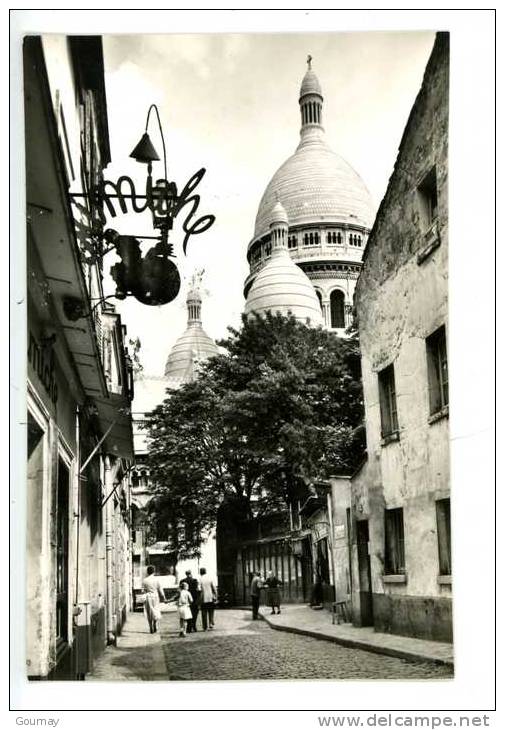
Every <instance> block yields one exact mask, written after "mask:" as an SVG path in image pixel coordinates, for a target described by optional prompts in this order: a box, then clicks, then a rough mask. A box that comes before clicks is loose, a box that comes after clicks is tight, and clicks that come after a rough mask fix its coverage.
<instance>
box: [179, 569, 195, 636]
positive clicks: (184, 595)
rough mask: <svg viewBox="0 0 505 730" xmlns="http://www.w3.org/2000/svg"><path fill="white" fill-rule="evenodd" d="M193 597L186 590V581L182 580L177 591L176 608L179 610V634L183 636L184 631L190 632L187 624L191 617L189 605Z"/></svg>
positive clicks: (184, 634)
mask: <svg viewBox="0 0 505 730" xmlns="http://www.w3.org/2000/svg"><path fill="white" fill-rule="evenodd" d="M192 603H193V598H192V596H191V593H190V592H189V590H188V584H187V583H186V581H182V583H181V590H180V591H179V597H178V598H177V609H178V611H179V629H180V630H179V636H181V637H184V636H186V633H188V634H189V633H190V631H189V626H190V622H191V621H192V619H193V614H192V612H191V605H192Z"/></svg>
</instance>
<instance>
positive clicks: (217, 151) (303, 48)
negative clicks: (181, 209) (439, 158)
mask: <svg viewBox="0 0 505 730" xmlns="http://www.w3.org/2000/svg"><path fill="white" fill-rule="evenodd" d="M433 41H434V33H432V32H418V31H412V32H405V33H402V32H390V33H386V32H355V33H311V34H304V33H291V34H281V33H275V34H274V33H272V34H267V33H265V34H243V33H242V34H199V35H191V34H180V35H105V36H104V37H103V46H104V59H105V79H106V92H107V107H108V117H109V135H110V143H111V155H112V163H111V164H110V165H109V166H108V168H107V170H106V177H107V178H108V179H111V180H115V179H117V177H118V176H119V175H121V174H128V175H130V176H131V177H132V178H133V179H134V180H135V183H136V189H137V191H140V192H142V191H143V187H144V185H145V174H146V172H145V166H144V165H140V164H139V163H136V162H135V161H134V160H132V159H130V158H129V154H130V152H131V151H132V149H133V147H134V146H135V145H136V143H137V142H138V141H139V139H140V137H141V134H142V133H143V131H144V128H145V120H146V115H147V110H148V108H149V106H150V104H152V103H155V104H157V106H158V108H159V112H160V118H161V123H162V126H163V132H164V137H165V143H166V150H167V165H168V178H169V180H174V181H175V182H176V183H177V185H178V188H179V189H180V188H181V187H182V186H183V185H184V184H185V183H186V182H187V181H188V180H189V178H190V177H191V176H192V175H193V174H194V173H195V172H196V171H197V170H198V169H200V168H201V167H205V168H206V174H205V177H204V178H203V180H202V181H201V183H200V185H199V186H198V189H197V191H196V192H198V193H199V194H200V195H201V202H200V207H199V209H198V216H200V215H205V214H209V213H211V214H213V215H215V216H216V221H215V223H214V225H213V226H212V227H211V228H210V229H209V230H208V231H207V232H205V233H203V234H201V235H198V236H192V237H191V238H190V241H189V244H188V249H187V256H184V255H183V253H182V239H183V235H182V232H181V223H182V219H183V216H182V215H181V216H180V218H181V220H179V219H177V220H176V223H175V226H174V229H173V231H172V233H171V235H170V241H171V242H172V243H173V244H174V250H175V253H176V256H177V259H176V262H177V265H178V267H179V270H180V272H181V275H182V278H183V283H182V286H181V291H180V293H179V295H178V297H177V299H176V300H174V301H173V302H171V303H169V304H167V305H164V306H163V307H148V306H145V305H142V304H140V303H139V302H137V300H135V299H133V298H132V297H130V298H128V299H127V300H125V301H124V302H119V303H118V304H117V307H118V310H119V311H120V312H121V314H122V319H123V322H124V323H125V324H126V325H127V328H128V336H129V337H131V338H136V337H139V338H140V340H141V350H140V353H139V354H140V359H141V362H142V364H143V367H144V373H145V374H146V375H157V376H161V375H163V369H164V363H165V360H166V358H167V356H168V353H169V351H170V348H171V346H172V345H173V344H174V342H175V340H176V339H177V337H178V336H179V335H180V334H182V332H183V331H184V329H185V326H186V306H185V292H186V288H187V282H188V280H189V279H190V278H191V275H192V273H193V272H194V271H195V270H196V269H202V268H203V269H205V275H204V282H203V286H204V290H205V291H206V296H205V298H204V304H203V320H204V328H205V330H206V331H207V332H208V334H209V335H210V336H211V337H213V338H214V339H221V338H223V337H226V334H227V327H228V326H230V325H231V326H234V327H237V326H238V325H239V324H240V315H241V312H242V310H243V307H244V298H243V293H242V291H243V288H242V287H243V282H244V279H245V277H246V276H247V273H248V266H247V262H246V250H247V244H248V243H249V241H250V239H251V238H252V235H253V230H254V221H255V217H256V211H257V208H258V205H259V201H260V199H261V196H262V194H263V191H264V189H265V187H266V186H267V184H268V182H269V181H270V179H271V177H272V176H273V174H274V173H275V171H276V170H277V168H278V167H279V166H280V165H281V164H282V163H283V162H284V161H285V160H286V159H287V158H288V157H289V156H290V155H291V154H293V152H294V151H295V149H296V146H297V144H298V141H299V128H300V115H299V106H298V96H299V88H300V84H301V80H302V78H303V75H304V74H305V71H306V68H307V65H306V58H307V55H308V54H310V55H311V56H312V58H313V61H312V68H313V70H314V71H315V73H316V74H317V76H318V78H319V81H320V83H321V86H322V90H323V95H324V107H323V124H324V127H325V130H326V137H327V141H328V143H329V144H330V146H331V147H332V149H333V150H334V151H335V152H337V153H338V154H340V155H341V156H342V157H344V159H346V160H347V161H348V162H349V163H350V164H351V165H352V166H353V167H354V169H355V170H356V171H357V172H358V173H359V174H360V176H361V177H362V179H363V181H364V182H365V184H366V186H367V187H368V189H369V191H370V193H371V195H372V199H373V201H374V203H375V205H376V207H378V205H379V203H380V201H381V199H382V197H383V195H384V193H385V190H386V187H387V183H388V180H389V176H390V174H391V172H392V170H393V166H394V162H395V159H396V154H397V150H398V145H399V143H400V139H401V136H402V133H403V129H404V127H405V124H406V121H407V118H408V115H409V112H410V109H411V107H412V105H413V103H414V100H415V97H416V95H417V92H418V91H419V88H420V86H421V82H422V77H423V73H424V69H425V66H426V62H427V60H428V57H429V54H430V51H431V48H432V45H433ZM149 135H150V137H151V140H152V142H153V144H154V146H155V148H156V149H157V150H158V152H159V153H160V156H161V151H162V145H161V139H160V136H159V130H158V128H157V123H156V118H155V116H154V115H151V120H150V124H149ZM162 175H163V167H162V164H161V163H155V166H154V169H153V176H154V177H155V178H156V177H157V176H160V177H161V176H162ZM111 224H112V225H113V227H114V228H116V229H117V230H119V232H120V233H130V234H138V235H149V234H152V233H153V231H152V227H151V222H150V220H149V217H148V216H147V215H145V216H144V215H127V216H118V217H117V218H116V219H114V221H113V222H112V221H111ZM113 258H114V256H113V255H112V254H111V256H110V257H108V258H107V259H106V261H105V270H106V272H107V271H108V269H109V268H110V266H109V261H110V263H111V264H112V263H114V261H113V260H112V259H113ZM113 291H114V284H113V282H112V281H110V280H109V281H107V280H106V293H112V292H113Z"/></svg>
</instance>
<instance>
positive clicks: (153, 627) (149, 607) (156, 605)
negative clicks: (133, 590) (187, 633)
mask: <svg viewBox="0 0 505 730" xmlns="http://www.w3.org/2000/svg"><path fill="white" fill-rule="evenodd" d="M142 590H143V591H144V596H145V597H144V614H145V617H146V619H147V623H148V624H149V631H150V632H151V634H155V633H156V631H157V630H158V621H159V620H160V618H161V608H160V603H165V594H164V593H163V589H162V587H161V585H160V581H159V579H158V578H157V576H155V575H154V566H153V565H148V566H147V575H146V577H145V578H144V580H143V581H142Z"/></svg>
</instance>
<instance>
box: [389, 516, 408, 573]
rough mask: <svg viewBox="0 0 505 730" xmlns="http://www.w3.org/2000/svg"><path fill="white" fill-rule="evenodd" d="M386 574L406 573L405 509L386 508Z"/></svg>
mask: <svg viewBox="0 0 505 730" xmlns="http://www.w3.org/2000/svg"><path fill="white" fill-rule="evenodd" d="M384 573H385V575H402V574H403V573H405V540H404V534H403V509H401V508H400V509H387V510H385V552H384Z"/></svg>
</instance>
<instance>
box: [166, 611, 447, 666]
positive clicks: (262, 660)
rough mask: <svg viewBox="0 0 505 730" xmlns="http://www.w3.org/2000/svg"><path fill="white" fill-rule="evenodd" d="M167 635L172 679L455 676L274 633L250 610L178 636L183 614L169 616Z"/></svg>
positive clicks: (221, 617)
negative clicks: (179, 619) (191, 632)
mask: <svg viewBox="0 0 505 730" xmlns="http://www.w3.org/2000/svg"><path fill="white" fill-rule="evenodd" d="M198 624H199V626H200V618H199V619H198ZM161 639H162V647H163V651H164V656H165V662H166V665H167V674H168V676H167V678H169V679H172V680H206V679H215V680H229V679H242V680H243V679H277V680H279V679H383V680H384V679H402V680H405V679H441V678H446V677H451V676H452V669H451V668H450V667H447V666H440V665H436V664H434V663H428V662H426V663H424V662H408V661H405V660H404V659H397V658H393V657H387V656H382V655H379V654H373V653H371V652H367V651H362V650H360V649H349V648H346V647H343V646H338V645H336V644H333V643H330V642H327V641H321V640H318V639H313V638H310V637H305V636H299V635H296V634H290V633H281V632H278V631H274V630H272V629H271V628H269V626H268V625H267V624H266V623H265V622H264V621H252V620H251V614H250V612H249V611H245V610H237V609H234V610H223V611H217V612H216V628H215V629H214V630H213V631H207V632H203V631H201V630H199V631H198V632H197V633H196V634H190V635H188V636H186V637H185V638H179V636H178V619H177V615H176V614H175V613H167V614H164V616H163V619H162V626H161Z"/></svg>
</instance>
